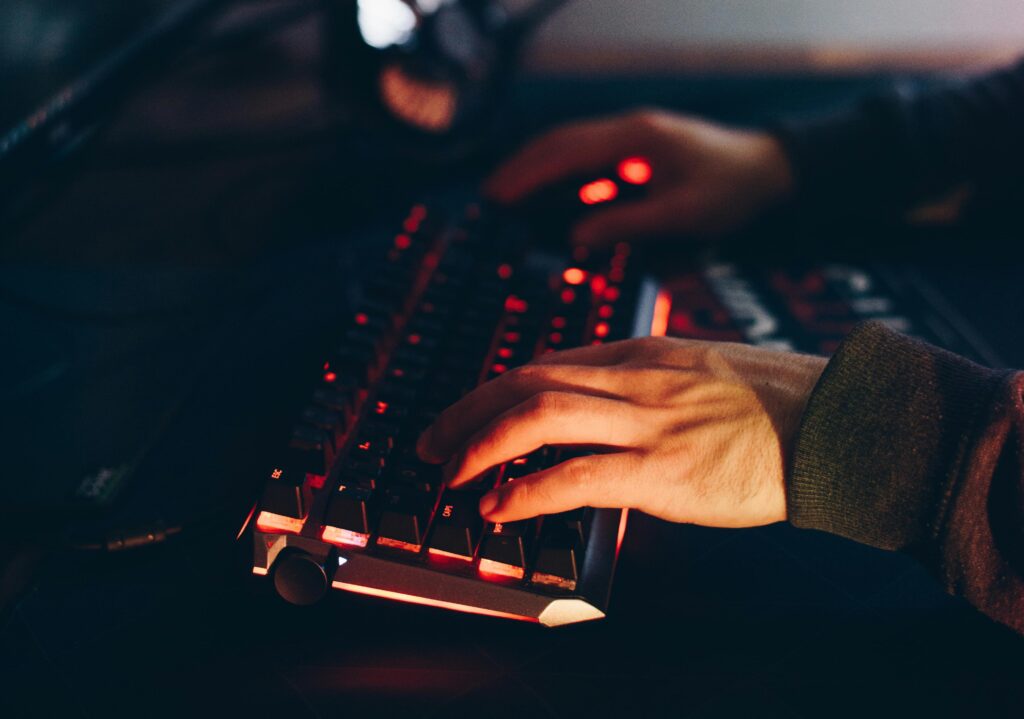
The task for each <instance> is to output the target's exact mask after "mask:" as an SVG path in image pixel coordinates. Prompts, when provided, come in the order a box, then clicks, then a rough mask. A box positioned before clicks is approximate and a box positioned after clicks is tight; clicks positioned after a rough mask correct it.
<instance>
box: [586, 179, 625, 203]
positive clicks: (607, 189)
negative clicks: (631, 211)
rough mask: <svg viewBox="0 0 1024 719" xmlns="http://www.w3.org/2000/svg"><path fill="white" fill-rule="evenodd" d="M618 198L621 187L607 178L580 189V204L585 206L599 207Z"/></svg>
mask: <svg viewBox="0 0 1024 719" xmlns="http://www.w3.org/2000/svg"><path fill="white" fill-rule="evenodd" d="M618 196H619V186H618V185H616V184H615V183H614V182H612V181H611V180H609V179H606V178H601V179H600V180H594V181H593V182H588V183H587V184H585V185H584V186H583V187H581V188H580V202H582V203H583V204H584V205H597V204H600V203H602V202H610V201H611V200H614V199H615V198H616V197H618Z"/></svg>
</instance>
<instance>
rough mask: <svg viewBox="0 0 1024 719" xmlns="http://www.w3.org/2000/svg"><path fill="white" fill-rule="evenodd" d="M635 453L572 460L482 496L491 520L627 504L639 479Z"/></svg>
mask: <svg viewBox="0 0 1024 719" xmlns="http://www.w3.org/2000/svg"><path fill="white" fill-rule="evenodd" d="M638 465H639V458H638V456H637V454H636V453H635V452H617V453H614V454H602V455H592V456H589V457H580V458H578V459H570V460H569V461H567V462H562V463H561V464H557V465H555V466H554V467H552V468H551V469H546V470H544V471H543V472H537V473H536V474H531V475H527V476H526V477H523V478H521V479H516V480H514V481H512V482H506V483H505V484H503V485H502V486H500V487H498V488H497V489H494V490H491V491H490V492H488V493H487V494H485V495H484V497H483V498H482V499H481V500H480V514H482V515H483V516H484V518H485V519H487V520H488V521H491V522H513V521H515V520H517V519H526V518H528V517H536V516H538V515H541V514H556V513H557V512H567V511H569V510H570V509H576V508H577V507H629V506H632V505H633V504H635V502H634V497H633V493H634V492H635V491H636V489H637V487H638V485H639V483H638V482H636V481H635V479H636V475H637V473H638V472H639V466H638Z"/></svg>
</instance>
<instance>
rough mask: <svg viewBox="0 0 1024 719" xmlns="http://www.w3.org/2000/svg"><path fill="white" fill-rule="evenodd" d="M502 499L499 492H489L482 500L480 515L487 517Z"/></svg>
mask: <svg viewBox="0 0 1024 719" xmlns="http://www.w3.org/2000/svg"><path fill="white" fill-rule="evenodd" d="M500 501H501V497H500V496H499V495H498V493H497V492H488V493H487V494H485V495H484V496H483V498H481V500H480V515H481V516H483V517H486V516H487V515H488V514H490V513H491V512H493V511H494V510H495V509H497V508H498V503H499V502H500Z"/></svg>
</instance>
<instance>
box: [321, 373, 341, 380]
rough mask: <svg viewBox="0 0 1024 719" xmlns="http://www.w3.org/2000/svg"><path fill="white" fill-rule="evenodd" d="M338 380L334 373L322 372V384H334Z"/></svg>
mask: <svg viewBox="0 0 1024 719" xmlns="http://www.w3.org/2000/svg"><path fill="white" fill-rule="evenodd" d="M337 379H338V375H337V373H336V372H324V382H334V381H335V380H337Z"/></svg>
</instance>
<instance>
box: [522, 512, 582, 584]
mask: <svg viewBox="0 0 1024 719" xmlns="http://www.w3.org/2000/svg"><path fill="white" fill-rule="evenodd" d="M552 519H554V520H555V521H550V520H552ZM539 545H540V546H539V547H538V549H537V557H536V559H535V560H534V563H533V571H532V572H531V574H530V581H532V582H533V583H535V584H544V585H547V586H552V587H558V588H560V589H568V590H572V589H575V588H576V581H577V579H578V576H579V573H578V568H579V565H580V559H581V558H582V554H583V539H582V537H581V536H580V535H579V534H578V533H577V532H576V531H575V530H574V529H572V528H570V527H568V526H567V525H566V524H564V523H563V522H561V521H560V520H559V518H558V517H548V518H545V520H544V526H543V527H542V528H541V535H540V540H539Z"/></svg>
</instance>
